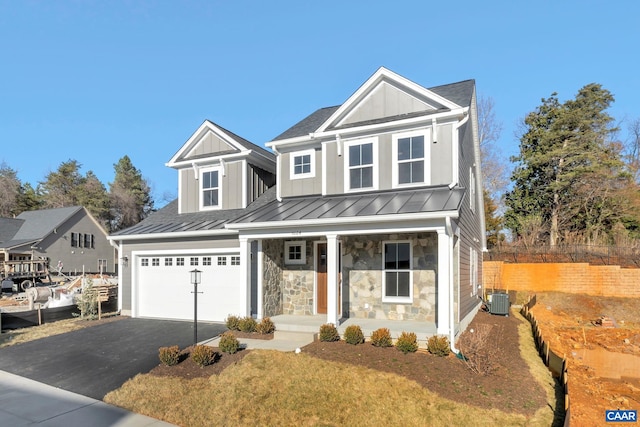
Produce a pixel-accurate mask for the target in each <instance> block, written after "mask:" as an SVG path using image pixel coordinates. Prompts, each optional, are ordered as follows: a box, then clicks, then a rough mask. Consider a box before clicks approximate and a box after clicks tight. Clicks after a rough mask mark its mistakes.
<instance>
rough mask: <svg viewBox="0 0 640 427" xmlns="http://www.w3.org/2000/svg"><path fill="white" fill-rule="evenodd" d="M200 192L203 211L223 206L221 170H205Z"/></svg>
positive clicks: (201, 177) (201, 175)
mask: <svg viewBox="0 0 640 427" xmlns="http://www.w3.org/2000/svg"><path fill="white" fill-rule="evenodd" d="M200 192H201V193H200V208H201V209H216V208H219V207H220V206H221V205H222V203H221V199H222V197H221V196H222V194H221V185H220V170H219V169H204V170H202V171H201V173H200Z"/></svg>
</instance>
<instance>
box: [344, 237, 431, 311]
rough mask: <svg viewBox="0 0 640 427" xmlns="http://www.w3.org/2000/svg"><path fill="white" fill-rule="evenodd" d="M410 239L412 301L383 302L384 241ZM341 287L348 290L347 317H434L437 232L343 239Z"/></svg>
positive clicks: (345, 304) (345, 305)
mask: <svg viewBox="0 0 640 427" xmlns="http://www.w3.org/2000/svg"><path fill="white" fill-rule="evenodd" d="M393 240H410V241H411V242H412V246H413V303H411V304H409V303H407V304H398V303H383V302H382V250H383V242H384V241H393ZM342 255H343V258H342V271H343V282H344V283H343V289H344V290H345V291H347V290H348V298H349V300H348V301H345V303H344V305H343V307H348V310H349V317H351V318H362V319H389V320H420V321H430V322H435V320H436V277H437V265H438V236H437V234H436V233H419V234H418V235H409V234H391V235H389V234H387V235H379V236H375V238H370V237H369V236H363V237H360V236H356V237H343V238H342Z"/></svg>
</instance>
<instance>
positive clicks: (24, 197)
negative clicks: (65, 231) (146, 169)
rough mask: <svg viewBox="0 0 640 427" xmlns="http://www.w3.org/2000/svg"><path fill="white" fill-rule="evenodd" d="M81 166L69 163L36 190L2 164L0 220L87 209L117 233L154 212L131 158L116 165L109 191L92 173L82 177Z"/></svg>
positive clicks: (146, 186)
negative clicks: (41, 211) (32, 213)
mask: <svg viewBox="0 0 640 427" xmlns="http://www.w3.org/2000/svg"><path fill="white" fill-rule="evenodd" d="M81 166H82V165H81V164H80V163H79V162H78V161H77V160H73V159H69V160H67V161H65V162H62V163H61V164H60V166H59V167H58V169H57V170H55V171H53V172H49V173H48V174H47V176H46V177H45V179H44V181H42V182H39V183H38V184H37V186H36V187H35V188H34V187H33V186H32V185H31V184H29V183H28V182H27V183H23V182H21V181H20V179H19V178H18V173H17V172H16V171H15V170H14V169H12V168H11V167H10V166H8V165H7V164H6V163H5V162H3V163H2V164H0V217H5V218H11V217H15V216H16V215H19V214H20V213H22V212H25V211H32V210H39V209H51V208H62V207H68V206H84V207H85V208H86V209H87V210H88V211H89V212H91V214H92V215H93V216H94V217H95V218H96V219H97V220H98V221H99V222H100V223H101V224H102V225H103V226H104V227H105V229H106V230H107V231H108V232H115V231H118V230H121V229H124V228H127V227H130V226H132V225H135V224H137V223H138V222H140V221H142V220H143V219H144V218H146V217H147V216H148V215H149V214H150V213H151V212H153V210H154V201H153V198H152V196H151V190H150V187H149V184H148V182H147V180H146V179H145V178H143V177H142V173H141V172H140V170H138V169H137V168H136V167H135V166H134V165H133V163H132V162H131V159H130V158H129V157H128V156H126V155H125V156H124V157H122V158H121V159H120V160H119V161H118V163H116V164H114V165H113V167H114V172H115V175H114V180H113V182H111V183H109V190H108V191H107V188H106V186H105V185H104V184H103V183H102V182H101V181H100V180H99V179H98V177H97V176H96V175H95V174H94V173H93V172H92V171H88V172H87V173H86V174H84V175H82V174H81V173H80V168H81Z"/></svg>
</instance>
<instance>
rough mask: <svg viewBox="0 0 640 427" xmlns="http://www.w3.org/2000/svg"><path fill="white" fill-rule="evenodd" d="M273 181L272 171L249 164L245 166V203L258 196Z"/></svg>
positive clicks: (271, 184)
mask: <svg viewBox="0 0 640 427" xmlns="http://www.w3.org/2000/svg"><path fill="white" fill-rule="evenodd" d="M275 182H276V177H275V175H274V174H273V173H271V172H267V171H265V170H264V169H261V168H259V167H257V166H253V165H249V167H248V168H247V198H248V200H247V204H249V203H251V202H253V201H254V200H256V199H257V198H258V197H260V196H261V195H262V193H264V192H265V191H267V190H268V189H269V187H271V186H273V185H274V184H275Z"/></svg>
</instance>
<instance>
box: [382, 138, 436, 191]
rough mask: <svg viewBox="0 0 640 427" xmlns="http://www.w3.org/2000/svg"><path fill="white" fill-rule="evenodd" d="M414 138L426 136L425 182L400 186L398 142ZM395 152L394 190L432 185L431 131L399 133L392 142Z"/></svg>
mask: <svg viewBox="0 0 640 427" xmlns="http://www.w3.org/2000/svg"><path fill="white" fill-rule="evenodd" d="M414 136H424V181H422V182H409V183H406V184H400V182H399V181H400V177H399V176H398V173H399V172H398V169H399V168H398V140H399V139H401V138H411V137H414ZM391 146H392V150H393V154H392V156H393V158H392V161H391V179H392V180H393V181H392V187H393V188H405V187H417V186H423V185H429V184H430V183H431V130H430V129H420V130H416V131H411V132H403V133H397V134H394V135H393V136H392V142H391Z"/></svg>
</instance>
